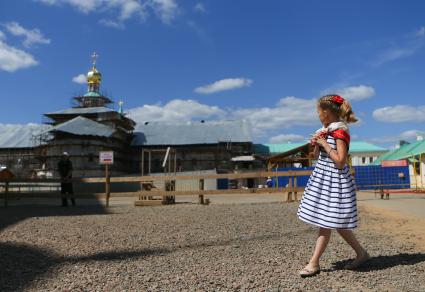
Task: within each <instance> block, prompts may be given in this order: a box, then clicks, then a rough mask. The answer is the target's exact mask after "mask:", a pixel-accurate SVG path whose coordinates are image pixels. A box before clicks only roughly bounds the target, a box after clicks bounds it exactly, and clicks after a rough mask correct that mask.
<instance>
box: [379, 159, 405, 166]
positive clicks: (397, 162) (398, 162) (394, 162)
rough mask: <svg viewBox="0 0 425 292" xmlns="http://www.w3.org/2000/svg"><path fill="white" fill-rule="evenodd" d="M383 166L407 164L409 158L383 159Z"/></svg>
mask: <svg viewBox="0 0 425 292" xmlns="http://www.w3.org/2000/svg"><path fill="white" fill-rule="evenodd" d="M381 166H382V167H391V166H407V160H405V159H403V160H383V161H381Z"/></svg>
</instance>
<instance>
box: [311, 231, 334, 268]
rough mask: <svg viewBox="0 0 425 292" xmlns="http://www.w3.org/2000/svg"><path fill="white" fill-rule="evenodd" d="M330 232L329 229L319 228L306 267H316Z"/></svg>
mask: <svg viewBox="0 0 425 292" xmlns="http://www.w3.org/2000/svg"><path fill="white" fill-rule="evenodd" d="M331 232H332V230H331V229H327V228H320V229H319V236H318V237H317V241H316V247H315V248H314V253H313V256H312V257H311V259H310V262H309V263H308V265H307V267H308V268H316V267H318V266H319V260H320V257H321V256H322V254H323V252H324V251H325V249H326V246H327V245H328V242H329V239H330V238H331Z"/></svg>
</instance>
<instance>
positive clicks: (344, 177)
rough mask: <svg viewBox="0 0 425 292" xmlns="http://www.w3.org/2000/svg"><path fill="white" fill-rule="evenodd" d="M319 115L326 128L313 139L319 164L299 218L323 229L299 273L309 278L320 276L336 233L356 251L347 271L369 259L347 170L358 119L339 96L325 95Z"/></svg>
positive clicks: (318, 105)
mask: <svg viewBox="0 0 425 292" xmlns="http://www.w3.org/2000/svg"><path fill="white" fill-rule="evenodd" d="M317 113H318V114H319V119H320V121H321V122H322V124H323V127H322V128H321V129H319V130H318V131H317V132H316V133H315V134H314V135H313V137H312V139H311V143H312V145H314V155H315V157H316V159H317V158H318V160H317V163H316V166H315V168H314V170H313V173H312V174H311V176H310V179H309V181H308V183H307V186H306V188H305V191H304V195H303V198H302V200H301V203H300V206H299V209H298V217H299V218H300V219H301V220H302V221H305V222H307V223H310V224H313V225H316V226H318V227H319V236H318V238H317V241H316V247H315V249H314V253H313V256H312V257H311V259H310V262H309V263H308V265H307V266H306V267H305V268H304V269H302V270H301V271H300V272H299V273H300V275H301V277H308V276H313V275H315V274H318V273H319V272H320V267H319V259H320V256H321V255H322V253H323V252H324V251H325V249H326V246H327V244H328V242H329V239H330V237H331V231H332V229H336V231H337V232H338V233H339V235H341V236H342V238H343V239H344V240H345V241H346V242H347V243H348V244H349V245H350V246H351V247H352V248H353V249H354V251H355V252H356V254H357V257H356V259H355V260H353V261H352V262H350V263H349V264H347V266H346V268H347V269H355V268H358V267H359V266H360V265H362V264H363V263H364V262H365V261H367V260H368V259H369V255H368V253H367V252H366V250H365V249H364V248H363V247H362V246H361V245H360V243H359V242H358V241H357V239H356V237H355V236H354V234H353V232H352V231H351V230H352V229H354V228H356V227H357V203H356V192H355V184H354V180H353V177H352V175H351V174H350V170H349V168H348V166H347V153H348V148H349V146H350V134H349V130H348V126H347V124H348V123H354V122H356V121H357V119H356V118H355V116H354V113H353V111H352V110H351V106H350V104H349V102H348V101H346V100H344V99H343V98H342V97H341V96H339V95H325V96H323V97H321V98H320V99H319V101H318V103H317Z"/></svg>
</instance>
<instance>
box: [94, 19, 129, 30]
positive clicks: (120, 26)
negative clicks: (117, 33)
mask: <svg viewBox="0 0 425 292" xmlns="http://www.w3.org/2000/svg"><path fill="white" fill-rule="evenodd" d="M99 24H101V25H103V26H106V27H112V28H116V29H124V28H125V25H124V24H123V23H122V22H119V21H114V20H111V19H101V20H99Z"/></svg>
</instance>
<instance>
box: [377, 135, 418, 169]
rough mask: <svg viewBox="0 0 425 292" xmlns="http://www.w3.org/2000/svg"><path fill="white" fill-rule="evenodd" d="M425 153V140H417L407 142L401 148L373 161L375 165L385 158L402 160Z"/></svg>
mask: <svg viewBox="0 0 425 292" xmlns="http://www.w3.org/2000/svg"><path fill="white" fill-rule="evenodd" d="M423 153H425V140H422V141H417V142H415V143H411V144H405V145H403V146H400V148H397V149H394V150H393V151H390V152H388V153H386V154H384V155H382V156H380V157H379V158H378V159H377V160H375V161H374V162H373V165H379V164H381V162H382V161H383V160H400V159H406V158H409V157H413V156H416V155H420V154H423Z"/></svg>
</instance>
